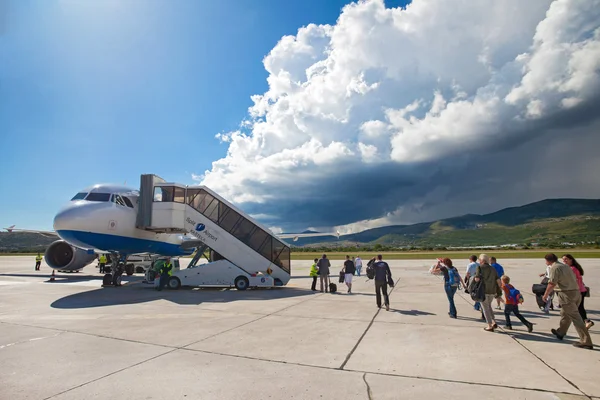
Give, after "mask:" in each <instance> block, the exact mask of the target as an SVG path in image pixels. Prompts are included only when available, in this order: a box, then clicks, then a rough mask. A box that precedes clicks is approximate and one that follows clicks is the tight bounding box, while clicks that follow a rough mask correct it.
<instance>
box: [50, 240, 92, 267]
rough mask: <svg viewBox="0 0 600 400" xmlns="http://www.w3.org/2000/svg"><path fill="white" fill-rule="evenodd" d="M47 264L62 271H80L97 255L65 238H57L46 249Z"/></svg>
mask: <svg viewBox="0 0 600 400" xmlns="http://www.w3.org/2000/svg"><path fill="white" fill-rule="evenodd" d="M44 258H45V259H46V264H48V266H49V267H50V268H54V269H57V270H60V271H78V270H80V269H82V268H83V267H85V266H86V265H88V264H89V263H91V262H92V261H93V260H94V258H96V256H95V255H94V254H88V253H87V251H85V250H81V249H78V248H77V247H73V246H71V245H70V244H69V243H67V242H65V241H64V240H57V241H56V242H54V243H52V244H51V245H50V246H48V248H47V249H46V253H45V254H44Z"/></svg>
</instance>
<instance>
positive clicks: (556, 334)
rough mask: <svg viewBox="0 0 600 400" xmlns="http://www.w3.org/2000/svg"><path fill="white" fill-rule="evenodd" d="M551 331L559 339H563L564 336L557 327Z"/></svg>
mask: <svg viewBox="0 0 600 400" xmlns="http://www.w3.org/2000/svg"><path fill="white" fill-rule="evenodd" d="M550 332H552V334H553V335H554V336H556V338H557V339H558V340H563V338H564V336H562V335H560V334H559V333H558V331H557V330H556V329H551V330H550Z"/></svg>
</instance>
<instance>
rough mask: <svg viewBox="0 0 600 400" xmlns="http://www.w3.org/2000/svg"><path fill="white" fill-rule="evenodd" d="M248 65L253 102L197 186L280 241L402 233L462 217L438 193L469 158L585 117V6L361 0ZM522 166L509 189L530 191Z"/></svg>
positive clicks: (597, 54)
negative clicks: (256, 80) (287, 234)
mask: <svg viewBox="0 0 600 400" xmlns="http://www.w3.org/2000/svg"><path fill="white" fill-rule="evenodd" d="M263 62H264V65H265V68H266V70H267V71H268V73H269V76H268V84H269V89H268V91H267V92H265V93H263V94H261V95H255V96H252V100H253V102H254V105H253V106H252V107H251V108H250V109H249V112H248V118H247V120H245V121H243V123H242V124H241V126H243V127H244V129H243V130H240V131H236V132H229V133H221V134H219V135H218V136H217V137H218V138H219V139H220V140H223V141H227V142H229V150H228V152H227V155H226V157H224V158H222V159H220V160H217V161H215V162H214V163H213V165H212V169H211V170H208V171H205V172H204V174H203V175H202V176H203V184H205V185H207V186H209V187H211V188H213V189H214V190H216V191H217V192H219V193H220V194H222V195H223V196H225V197H226V198H229V199H230V200H232V201H234V202H237V203H241V205H242V207H245V208H246V209H249V210H252V212H254V213H256V214H260V213H262V214H269V215H273V214H276V215H277V216H278V217H279V218H280V219H281V221H282V222H281V224H282V226H283V228H284V229H286V230H287V228H298V229H302V227H305V226H311V225H312V226H317V227H331V226H333V225H338V226H342V228H343V229H346V230H357V229H358V228H360V227H373V226H378V225H382V224H389V223H396V222H403V221H411V222H415V221H416V220H423V219H427V218H431V217H433V216H436V217H437V216H440V215H439V212H437V211H436V207H438V209H443V210H445V211H444V212H445V213H446V214H449V215H452V214H453V213H455V212H463V211H469V210H465V207H464V206H463V205H464V204H465V202H462V201H461V199H460V196H458V197H457V195H456V193H455V192H456V188H457V187H459V186H460V185H459V184H456V185H454V184H453V183H452V182H457V183H461V182H462V180H463V179H462V178H461V176H465V177H466V176H469V177H470V178H471V179H485V178H486V177H483V176H477V174H474V173H473V171H474V170H479V169H480V168H477V166H476V165H477V164H478V163H481V162H483V161H482V160H484V159H482V157H483V156H482V154H484V153H485V152H495V151H503V152H506V154H505V156H504V159H505V160H506V159H507V158H506V157H508V158H509V159H510V154H511V152H513V153H512V154H516V153H514V152H517V151H518V149H519V148H520V147H522V145H523V143H527V142H529V141H531V140H536V138H538V137H543V136H544V135H551V134H553V132H556V131H557V130H558V129H562V130H563V132H566V133H565V134H568V133H569V132H571V130H570V129H571V128H573V129H574V128H575V127H577V126H579V125H581V124H582V123H584V122H585V120H586V118H588V119H590V120H593V119H594V118H596V116H597V115H598V113H597V112H596V111H597V109H592V110H591V111H590V110H589V107H592V108H593V105H594V104H595V103H596V102H597V100H598V98H599V94H600V0H554V1H551V0H536V1H522V0H505V1H502V2H499V1H495V0H478V1H476V2H465V1H459V0H445V1H436V0H414V1H413V2H412V3H411V4H410V5H409V6H408V7H406V9H401V8H386V7H385V4H384V2H383V0H364V1H359V2H357V3H352V4H350V5H348V6H346V7H344V9H343V10H342V12H341V15H340V17H339V19H338V20H337V22H336V24H335V25H333V26H331V25H315V24H310V25H308V26H306V27H302V28H300V29H299V30H298V32H297V34H296V35H294V36H291V35H290V36H285V37H283V38H282V39H281V40H280V41H279V43H278V44H277V45H276V46H275V47H274V48H273V49H272V50H271V52H270V53H269V54H268V55H267V56H266V57H265V59H264V61H263ZM586 107H587V109H586ZM582 110H583V111H582ZM586 110H587V111H586ZM577 112H579V113H580V114H577V115H578V117H577V118H574V117H573V116H574V115H575V114H569V113H577ZM587 122H590V121H587ZM577 131H578V132H580V133H579V135H583V136H586V135H593V134H595V132H593V130H585V129H584V130H583V131H582V130H581V129H578V130H577ZM542 146H543V142H542ZM532 165H534V164H527V165H522V168H521V169H520V170H519V171H518V175H517V177H518V179H524V180H527V179H529V178H530V177H531V176H536V179H542V180H543V179H545V176H544V175H543V174H542V175H540V174H539V173H538V171H537V170H532V168H534V167H533V166H532ZM582 167H583V166H582ZM571 168H575V167H574V166H571ZM573 171H577V169H573ZM488 172H489V173H490V174H493V173H497V174H500V175H498V176H501V175H502V173H503V171H502V170H501V169H500V170H498V171H495V172H492V171H488ZM515 173H517V172H515ZM547 178H548V179H550V178H552V177H547ZM500 181H506V180H504V179H500ZM508 182H510V180H509V181H508ZM453 188H454V189H453ZM502 190H508V189H507V188H502ZM586 193H588V192H586ZM598 194H600V192H599V193H598ZM538 195H539V196H545V195H548V196H550V195H552V193H551V192H550V191H546V192H538ZM480 196H483V197H485V196H484V195H480ZM489 196H491V195H489ZM528 196H529V197H527V196H525V197H515V201H519V200H525V199H526V197H527V199H529V198H530V197H531V195H528ZM571 197H575V196H574V195H573V193H571ZM492 198H493V196H492ZM483 200H485V199H483V198H482V201H483ZM505 200H506V199H505ZM483 202H484V203H485V204H488V205H489V206H490V207H496V206H503V204H499V203H498V204H496V203H494V202H493V201H491V202H488V201H487V200H486V201H483ZM441 203H444V204H443V207H440V204H441ZM505 205H508V204H505ZM488 211H489V210H488ZM284 221H288V222H287V225H286V223H285V222H284ZM356 221H361V222H359V223H357V224H356ZM352 223H355V224H354V225H348V224H352Z"/></svg>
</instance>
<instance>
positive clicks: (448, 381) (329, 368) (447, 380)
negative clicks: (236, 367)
mask: <svg viewBox="0 0 600 400" xmlns="http://www.w3.org/2000/svg"><path fill="white" fill-rule="evenodd" d="M176 350H177V349H176ZM179 350H183V351H192V352H197V353H205V354H212V355H217V356H223V357H233V358H243V359H246V360H252V361H262V362H269V363H276V364H285V365H294V366H298V367H307V368H317V369H326V370H329V371H339V372H346V373H360V374H369V375H380V376H389V377H396V378H409V379H421V380H425V381H433V382H446V383H457V384H463V385H477V386H484V387H496V388H505V389H516V390H529V391H533V392H541V393H552V394H557V393H558V394H565V395H571V396H580V397H581V396H582V395H580V394H577V393H571V392H559V391H556V390H548V389H542V388H530V387H520V386H509V385H500V384H496V383H486V382H467V381H458V380H451V379H444V378H432V377H426V376H418V375H404V374H392V373H389V372H372V371H364V370H359V369H339V368H337V367H326V366H322V365H314V364H303V363H299V362H288V361H281V360H269V359H265V358H259V357H252V356H244V355H236V354H227V353H220V352H216V351H210V350H199V349H190V348H185V349H179ZM583 397H589V396H587V395H583Z"/></svg>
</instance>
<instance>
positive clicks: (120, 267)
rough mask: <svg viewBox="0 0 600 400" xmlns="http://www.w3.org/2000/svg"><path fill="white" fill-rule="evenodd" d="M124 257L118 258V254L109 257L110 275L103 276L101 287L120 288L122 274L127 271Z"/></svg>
mask: <svg viewBox="0 0 600 400" xmlns="http://www.w3.org/2000/svg"><path fill="white" fill-rule="evenodd" d="M125 259H126V257H125V256H121V257H119V255H118V254H113V256H112V257H111V261H112V263H111V268H110V271H111V273H110V274H105V275H104V277H103V278H102V286H103V287H106V286H114V287H119V286H121V276H122V275H123V272H125V271H126V270H127V266H126V265H125Z"/></svg>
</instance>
